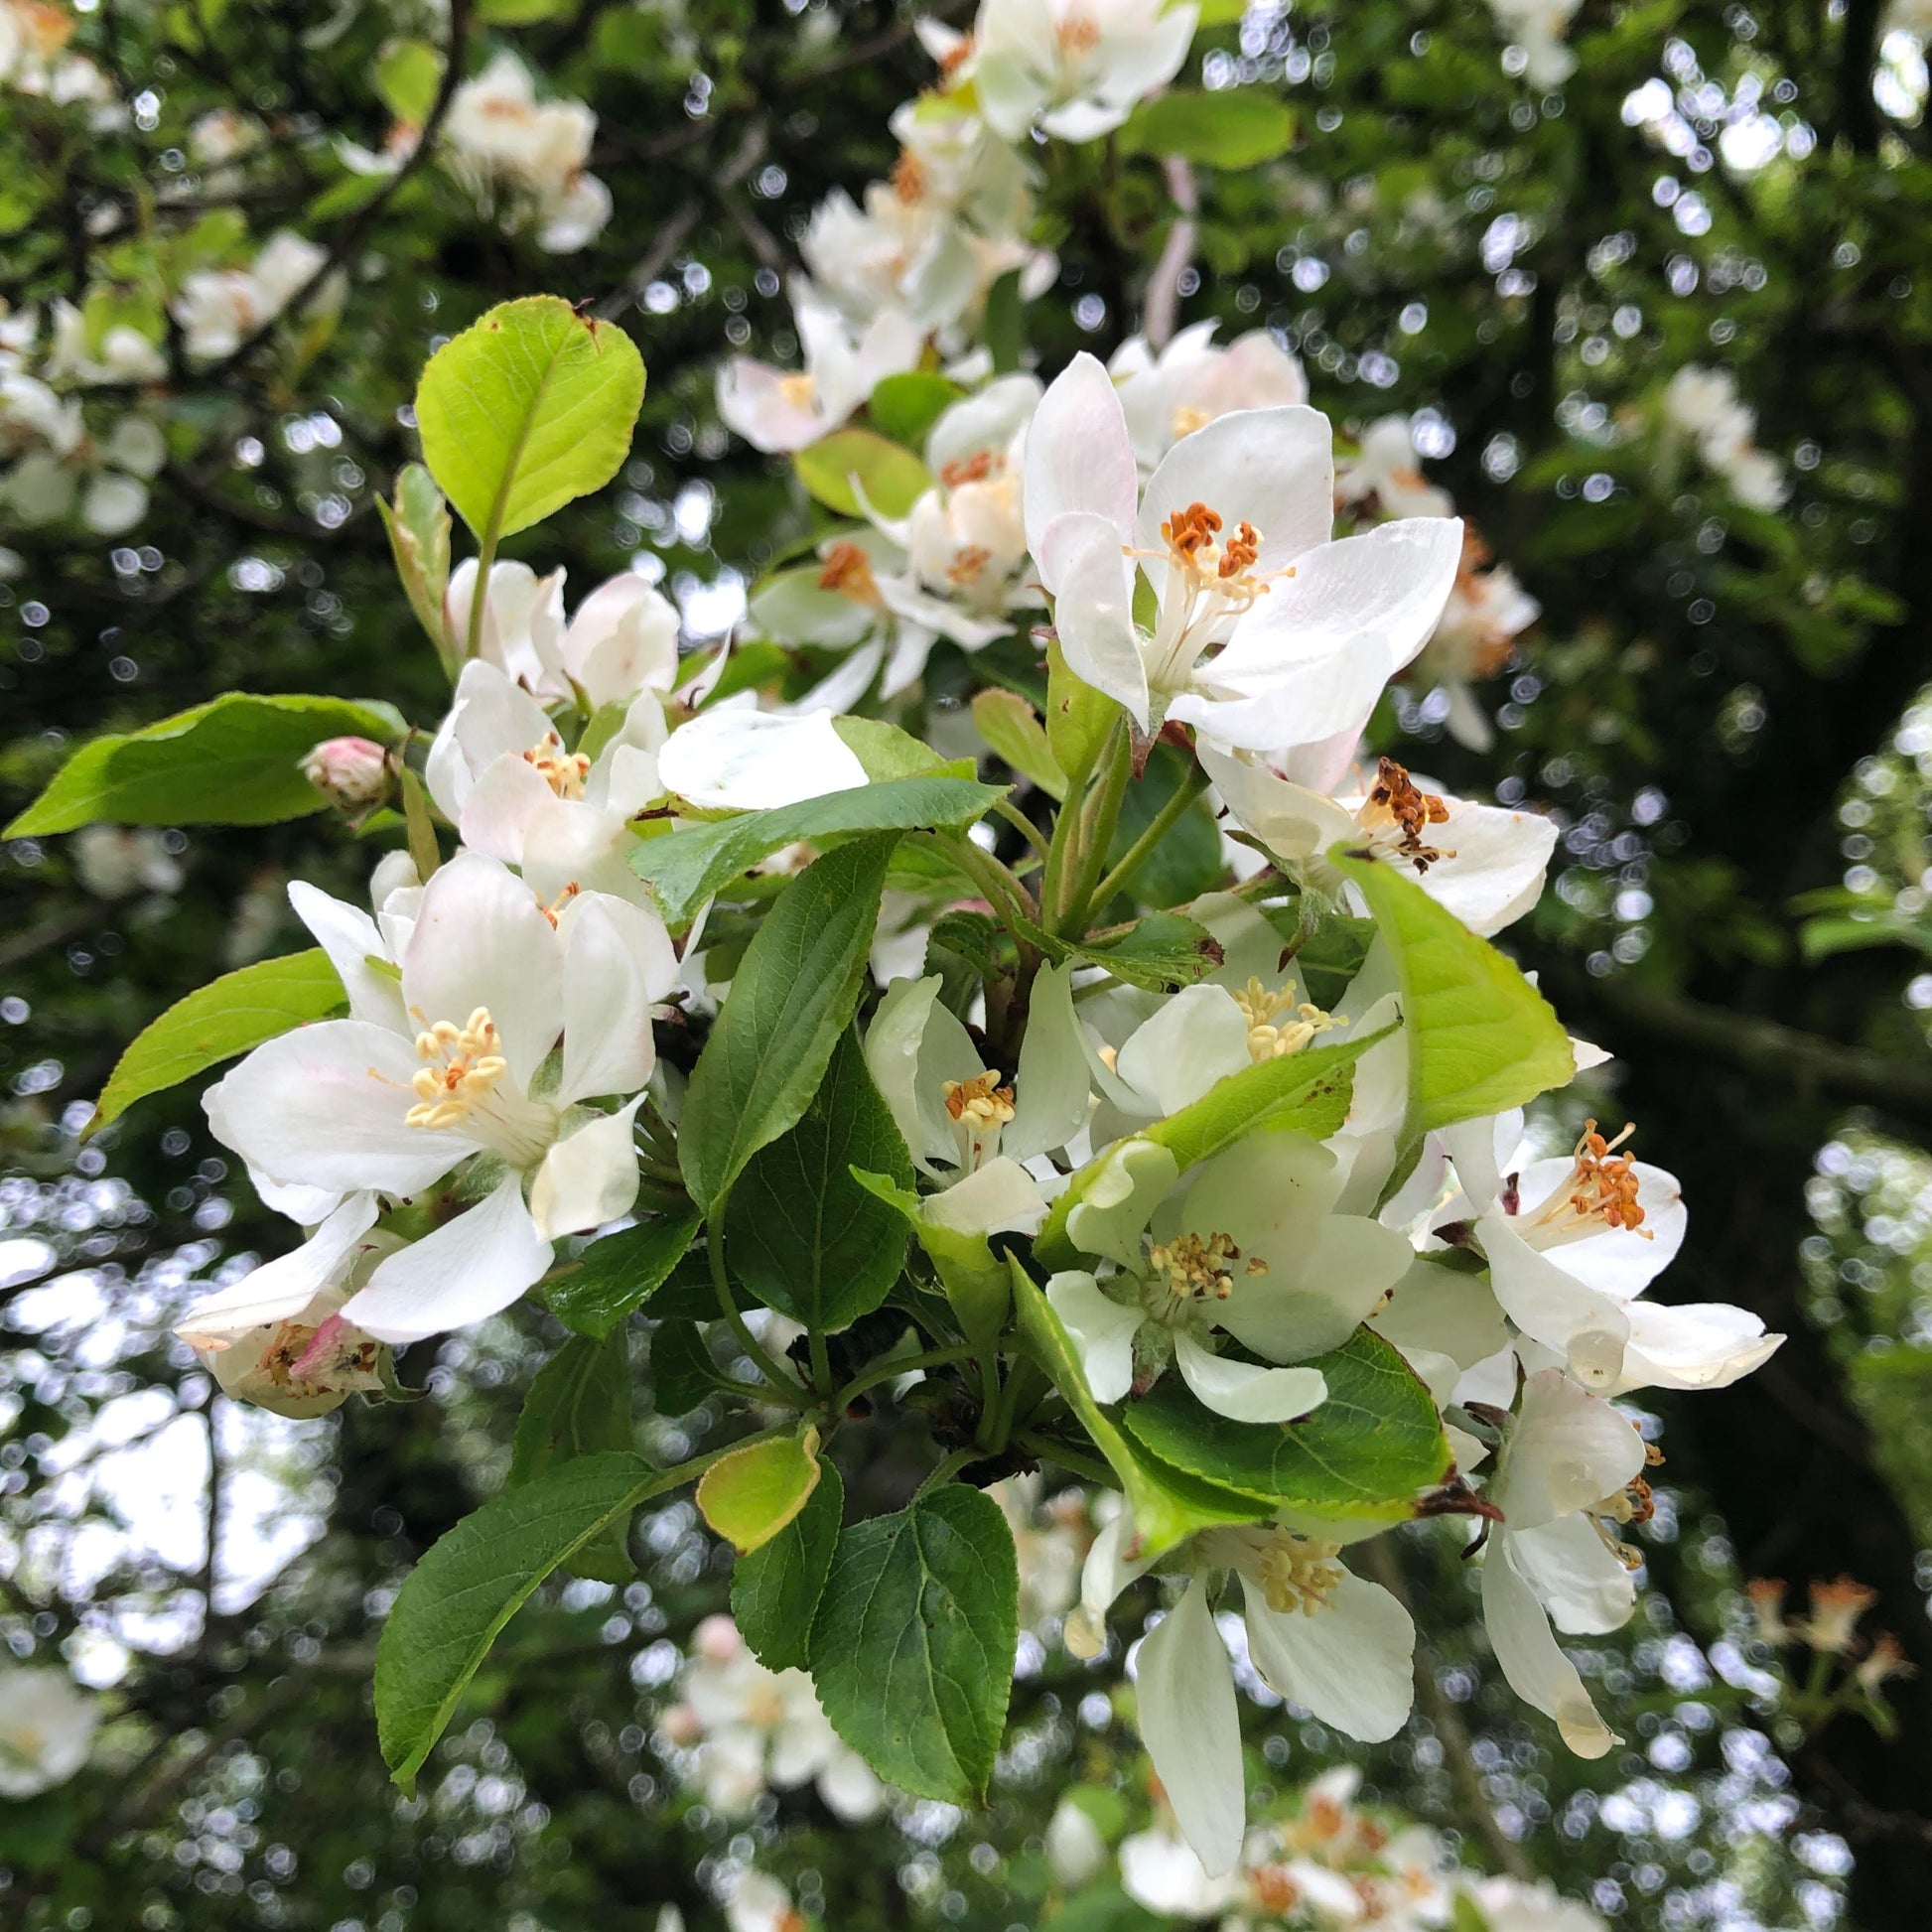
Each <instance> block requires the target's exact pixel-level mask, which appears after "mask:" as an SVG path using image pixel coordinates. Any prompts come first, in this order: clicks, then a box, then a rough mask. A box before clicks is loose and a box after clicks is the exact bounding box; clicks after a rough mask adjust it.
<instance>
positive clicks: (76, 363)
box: [43, 299, 168, 383]
mask: <svg viewBox="0 0 1932 1932" xmlns="http://www.w3.org/2000/svg"><path fill="white" fill-rule="evenodd" d="M53 319H54V333H53V341H52V342H51V343H50V344H49V345H48V351H47V360H46V362H45V364H44V365H43V366H44V368H45V371H46V373H47V375H48V376H50V377H51V378H52V379H53V380H55V381H57V382H60V381H67V382H80V383H97V382H159V381H161V380H162V379H163V378H164V377H165V376H166V375H167V373H168V359H167V357H166V356H165V355H163V354H162V352H161V350H160V348H159V346H158V345H156V344H154V343H152V342H150V341H149V340H148V338H147V337H146V336H144V335H142V333H141V332H140V330H138V329H136V328H133V327H132V326H131V325H130V324H128V323H125V322H118V323H114V324H113V325H111V326H110V327H109V328H107V329H105V330H103V331H102V332H101V336H100V340H99V342H98V343H90V342H89V341H88V329H87V319H86V316H85V315H84V314H83V312H82V311H81V310H79V309H76V308H75V307H74V306H73V304H72V303H71V302H69V301H66V300H64V299H57V300H56V301H55V304H54V308H53Z"/></svg>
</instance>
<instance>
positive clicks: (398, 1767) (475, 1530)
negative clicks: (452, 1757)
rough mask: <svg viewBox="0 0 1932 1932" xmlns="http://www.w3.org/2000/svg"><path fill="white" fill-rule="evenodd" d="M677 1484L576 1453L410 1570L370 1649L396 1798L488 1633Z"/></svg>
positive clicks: (639, 1462) (617, 1458)
mask: <svg viewBox="0 0 1932 1932" xmlns="http://www.w3.org/2000/svg"><path fill="white" fill-rule="evenodd" d="M685 1480H687V1477H686V1476H685V1475H684V1474H683V1473H681V1472H678V1471H674V1470H664V1469H653V1468H652V1467H651V1466H650V1464H649V1463H648V1462H646V1461H645V1460H644V1459H643V1458H642V1457H641V1456H638V1455H626V1454H621V1453H614V1454H607V1455H585V1456H579V1457H577V1458H576V1459H574V1460H572V1461H568V1462H564V1463H561V1464H559V1465H558V1466H557V1467H556V1468H554V1469H551V1470H550V1471H548V1472H547V1473H546V1474H544V1475H541V1476H538V1477H536V1478H535V1479H533V1480H532V1481H530V1482H528V1483H526V1484H525V1485H524V1486H523V1487H522V1488H521V1489H510V1490H506V1491H505V1492H504V1493H503V1494H502V1495H500V1496H497V1497H496V1498H494V1499H493V1500H492V1501H490V1502H486V1503H485V1504H483V1508H481V1509H480V1510H478V1511H477V1512H476V1513H475V1514H474V1515H472V1516H467V1517H465V1518H464V1520H463V1521H462V1522H461V1523H459V1524H458V1525H457V1526H456V1528H455V1529H453V1530H451V1531H449V1532H448V1533H447V1534H446V1535H445V1536H443V1537H442V1538H441V1539H440V1540H439V1541H438V1542H437V1543H436V1544H434V1545H433V1546H432V1547H431V1549H430V1551H429V1553H428V1555H427V1556H425V1557H424V1558H423V1560H422V1562H421V1563H419V1564H418V1565H417V1566H416V1568H415V1569H414V1570H413V1571H412V1572H411V1573H410V1575H409V1577H408V1579H407V1581H406V1582H405V1583H404V1584H403V1587H402V1588H401V1590H400V1591H399V1592H398V1593H397V1596H396V1600H395V1604H394V1606H393V1607H392V1608H391V1610H390V1611H389V1616H388V1621H387V1622H385V1623H384V1624H383V1626H382V1636H381V1640H380V1641H379V1642H378V1643H377V1645H376V1651H375V1722H376V1734H377V1737H378V1739H379V1741H380V1743H381V1746H382V1757H383V1761H384V1762H385V1763H386V1764H387V1765H388V1766H389V1773H390V1776H391V1777H393V1778H394V1779H395V1781H396V1782H397V1783H398V1784H399V1785H401V1786H402V1787H403V1789H404V1790H405V1791H408V1790H412V1789H413V1788H414V1786H415V1781H416V1773H417V1771H418V1770H419V1769H420V1768H421V1766H422V1763H423V1760H424V1759H425V1758H426V1757H428V1755H429V1754H430V1750H431V1748H432V1747H433V1746H434V1745H435V1743H436V1740H437V1738H439V1737H440V1736H441V1735H442V1734H443V1731H444V1729H445V1727H446V1726H447V1725H448V1724H449V1722H450V1718H451V1716H452V1714H453V1713H454V1712H455V1710H456V1707H457V1702H458V1700H459V1699H460V1698H461V1697H462V1696H463V1692H464V1687H465V1686H466V1685H467V1684H468V1683H469V1682H470V1680H471V1679H472V1678H473V1677H474V1676H475V1675H476V1674H477V1670H478V1668H479V1666H480V1665H481V1664H482V1663H483V1659H484V1657H486V1656H487V1655H488V1654H489V1646H490V1645H491V1644H492V1643H494V1642H495V1640H496V1634H497V1632H498V1631H499V1630H501V1629H502V1627H503V1625H504V1624H506V1623H507V1622H508V1621H509V1620H510V1618H511V1617H512V1616H514V1615H515V1614H516V1612H517V1610H518V1609H519V1608H521V1607H522V1605H523V1603H524V1602H525V1600H526V1599H527V1598H528V1597H529V1595H530V1592H531V1591H532V1590H534V1589H535V1588H536V1587H537V1586H538V1585H539V1584H541V1583H542V1582H543V1581H544V1579H545V1578H546V1577H548V1576H550V1575H551V1573H552V1572H553V1571H555V1570H556V1569H557V1568H558V1567H559V1566H560V1565H562V1564H566V1563H568V1562H569V1561H570V1559H571V1558H572V1557H574V1556H575V1555H576V1554H577V1552H578V1551H579V1550H581V1549H583V1548H584V1546H585V1545H586V1544H588V1543H590V1542H592V1541H593V1540H594V1539H596V1538H597V1537H599V1536H601V1535H602V1534H603V1533H604V1532H605V1531H606V1530H608V1529H609V1528H610V1527H611V1526H612V1525H613V1524H614V1523H617V1522H620V1521H621V1520H623V1519H625V1518H626V1517H627V1516H628V1515H629V1513H630V1512H631V1511H632V1510H635V1509H636V1508H638V1507H639V1505H641V1504H643V1503H645V1502H647V1501H649V1500H650V1498H651V1497H652V1496H655V1495H659V1494H661V1493H662V1492H663V1491H665V1490H667V1489H673V1488H676V1487H677V1485H678V1484H679V1483H680V1482H683V1481H685Z"/></svg>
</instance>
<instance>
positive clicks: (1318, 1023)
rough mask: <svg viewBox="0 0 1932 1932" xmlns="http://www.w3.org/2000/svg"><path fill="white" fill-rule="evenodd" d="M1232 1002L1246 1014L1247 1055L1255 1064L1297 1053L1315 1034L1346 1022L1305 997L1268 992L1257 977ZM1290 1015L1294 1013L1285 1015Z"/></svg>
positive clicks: (1343, 1025) (1344, 1024)
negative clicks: (1298, 998) (1299, 998)
mask: <svg viewBox="0 0 1932 1932" xmlns="http://www.w3.org/2000/svg"><path fill="white" fill-rule="evenodd" d="M1234 1003H1235V1005H1236V1006H1238V1007H1239V1008H1240V1009H1241V1011H1242V1013H1243V1014H1244V1015H1245V1016H1246V1018H1247V1022H1248V1057H1249V1058H1250V1059H1251V1060H1253V1061H1254V1062H1255V1063H1256V1065H1261V1064H1263V1063H1264V1062H1266V1061H1268V1060H1279V1059H1286V1058H1287V1057H1288V1055H1289V1054H1291V1053H1299V1052H1300V1051H1301V1050H1302V1048H1303V1047H1305V1046H1306V1045H1307V1044H1308V1043H1309V1041H1310V1040H1311V1039H1312V1038H1313V1037H1314V1036H1315V1035H1316V1034H1325V1033H1326V1032H1328V1030H1329V1029H1330V1028H1332V1027H1345V1026H1347V1025H1348V1022H1347V1021H1346V1020H1337V1019H1335V1018H1334V1016H1333V1015H1332V1014H1328V1013H1324V1012H1323V1011H1322V1010H1321V1008H1319V1007H1317V1006H1311V1005H1310V1004H1309V1002H1308V1001H1306V1000H1304V1001H1303V1002H1302V1003H1301V1004H1300V1005H1297V1004H1296V1000H1295V996H1294V995H1293V994H1292V993H1289V992H1287V991H1283V992H1280V993H1271V992H1269V991H1268V989H1267V988H1266V987H1265V986H1263V985H1262V983H1261V982H1260V980H1258V979H1251V980H1249V982H1248V984H1247V985H1246V986H1245V987H1244V988H1243V989H1242V990H1241V991H1240V992H1239V993H1237V994H1236V995H1235V996H1234ZM1290 1015H1292V1016H1293V1017H1292V1018H1288V1017H1286V1016H1290Z"/></svg>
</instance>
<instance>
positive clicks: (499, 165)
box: [443, 54, 611, 254]
mask: <svg viewBox="0 0 1932 1932" xmlns="http://www.w3.org/2000/svg"><path fill="white" fill-rule="evenodd" d="M596 133H597V116H596V115H595V114H594V113H592V112H591V110H590V109H589V108H588V107H586V106H585V105H584V103H583V102H582V101H581V100H549V101H539V100H538V99H537V97H536V83H535V81H534V80H533V79H532V77H531V74H530V70H529V69H528V68H526V67H525V66H524V65H523V63H522V62H521V61H519V60H518V59H517V58H516V56H515V55H514V54H498V55H497V56H496V58H495V59H494V60H493V61H491V62H490V64H489V65H488V67H486V68H485V69H483V72H482V73H480V74H478V75H477V76H476V78H475V79H473V80H466V81H465V82H464V83H463V84H462V86H460V87H459V88H458V89H457V90H456V93H455V94H454V96H453V97H452V98H451V101H450V111H449V113H448V114H447V115H446V116H445V117H444V121H443V142H444V149H445V162H446V165H447V166H448V168H449V170H450V173H451V174H452V175H454V176H455V177H456V178H457V180H458V181H459V182H461V183H462V184H463V186H464V187H465V189H467V190H468V191H469V193H470V195H471V196H472V197H473V199H474V200H475V201H476V202H477V204H478V206H479V207H482V208H483V209H484V210H485V211H488V210H490V209H499V210H500V211H501V213H502V214H503V216H504V217H505V222H506V225H508V226H509V227H511V228H512V229H513V228H515V227H518V226H520V225H521V224H522V223H523V222H524V221H525V220H527V219H530V218H534V219H535V220H536V221H537V223H538V234H537V241H538V245H539V246H540V247H543V248H545V249H548V250H549V251H550V252H551V253H553V254H569V253H571V252H572V251H573V250H575V249H578V248H582V247H583V246H584V245H585V244H586V243H587V242H589V241H590V240H591V239H592V238H593V237H594V236H595V235H596V234H597V233H598V231H599V230H600V229H601V228H602V227H603V226H604V224H605V222H606V221H607V220H609V219H610V216H611V194H610V190H609V189H607V188H606V187H605V186H604V184H603V183H602V182H601V181H599V180H598V179H597V177H596V176H595V175H590V174H586V173H585V171H584V169H585V163H586V162H587V161H589V159H590V153H591V141H592V138H593V137H594V136H595V135H596Z"/></svg>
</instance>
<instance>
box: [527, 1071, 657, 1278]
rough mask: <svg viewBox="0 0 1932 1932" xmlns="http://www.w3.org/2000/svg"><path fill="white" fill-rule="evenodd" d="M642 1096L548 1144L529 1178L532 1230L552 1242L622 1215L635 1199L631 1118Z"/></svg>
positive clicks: (634, 1145)
mask: <svg viewBox="0 0 1932 1932" xmlns="http://www.w3.org/2000/svg"><path fill="white" fill-rule="evenodd" d="M643 1099H644V1097H643V1095H642V1094H639V1095H638V1096H637V1098H636V1099H635V1100H633V1101H631V1102H630V1104H629V1105H628V1106H627V1107H623V1108H621V1109H620V1110H619V1111H618V1112H617V1113H615V1114H600V1115H599V1116H598V1117H597V1118H596V1119H595V1120H593V1121H592V1122H591V1123H590V1125H589V1126H587V1127H580V1128H579V1129H578V1130H577V1131H576V1133H574V1134H572V1135H570V1136H569V1137H568V1138H567V1139H565V1140H561V1141H556V1142H553V1143H552V1144H551V1147H550V1151H549V1153H547V1154H546V1155H545V1156H544V1157H543V1166H542V1167H540V1168H539V1169H538V1170H537V1173H536V1178H535V1179H534V1180H533V1181H531V1183H530V1210H529V1211H530V1219H531V1221H532V1222H533V1223H534V1224H535V1227H536V1231H537V1233H538V1235H539V1236H540V1237H541V1238H542V1239H543V1240H545V1241H555V1240H557V1239H559V1238H560V1237H561V1236H563V1235H566V1234H584V1233H587V1232H588V1231H589V1230H590V1229H592V1228H599V1227H602V1226H603V1225H604V1224H605V1222H606V1221H615V1220H616V1219H617V1218H618V1216H619V1215H620V1214H628V1213H629V1212H630V1209H631V1207H632V1206H633V1205H634V1204H635V1202H636V1199H637V1144H636V1141H635V1139H634V1138H633V1136H632V1133H631V1125H630V1124H631V1122H632V1121H633V1120H634V1119H635V1118H636V1114H637V1109H638V1108H639V1107H640V1106H642V1105H643Z"/></svg>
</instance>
